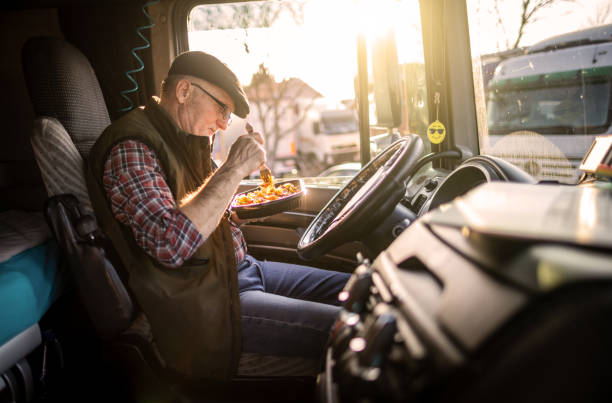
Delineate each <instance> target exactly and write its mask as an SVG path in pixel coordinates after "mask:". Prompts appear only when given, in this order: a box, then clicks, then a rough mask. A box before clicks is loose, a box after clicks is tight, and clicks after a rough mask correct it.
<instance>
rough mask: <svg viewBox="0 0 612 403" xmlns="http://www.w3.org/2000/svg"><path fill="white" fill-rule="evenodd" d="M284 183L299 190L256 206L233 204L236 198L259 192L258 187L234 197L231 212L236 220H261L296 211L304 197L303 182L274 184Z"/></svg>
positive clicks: (283, 182)
mask: <svg viewBox="0 0 612 403" xmlns="http://www.w3.org/2000/svg"><path fill="white" fill-rule="evenodd" d="M285 183H291V184H293V185H294V186H295V187H297V188H298V189H299V190H298V191H297V192H296V193H293V194H291V195H289V196H286V197H283V198H282V199H278V200H271V201H268V202H265V203H257V204H245V205H241V206H236V205H234V202H235V200H236V198H237V197H238V196H241V195H244V194H247V193H249V192H254V191H256V190H259V189H260V188H261V186H258V187H256V188H253V189H249V190H246V191H244V192H240V193H238V194H236V196H234V199H233V200H232V210H233V211H235V212H236V214H237V215H238V218H240V219H243V220H244V219H249V218H261V217H267V216H270V215H273V214H278V213H282V212H283V211H289V210H293V209H296V208H298V207H299V206H300V204H301V202H302V199H303V198H304V195H305V193H306V192H305V190H306V188H305V187H304V181H302V180H301V179H292V180H286V181H281V182H275V184H274V185H275V186H279V185H283V184H285Z"/></svg>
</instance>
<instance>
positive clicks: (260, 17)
mask: <svg viewBox="0 0 612 403" xmlns="http://www.w3.org/2000/svg"><path fill="white" fill-rule="evenodd" d="M304 3H305V0H294V1H290V2H280V1H264V2H252V3H244V4H239V5H235V4H231V5H228V4H220V5H216V6H212V5H205V6H201V7H195V8H194V9H193V11H192V12H191V14H190V15H189V21H188V25H189V31H203V30H212V29H236V28H241V29H244V34H245V36H244V41H243V45H244V50H245V51H246V52H247V53H249V44H248V36H249V32H248V30H249V28H261V27H270V26H272V24H273V23H274V22H275V21H276V20H278V18H279V17H280V16H281V14H283V13H284V12H286V13H289V15H290V16H291V17H292V18H293V20H294V21H295V23H296V24H301V23H303V21H304Z"/></svg>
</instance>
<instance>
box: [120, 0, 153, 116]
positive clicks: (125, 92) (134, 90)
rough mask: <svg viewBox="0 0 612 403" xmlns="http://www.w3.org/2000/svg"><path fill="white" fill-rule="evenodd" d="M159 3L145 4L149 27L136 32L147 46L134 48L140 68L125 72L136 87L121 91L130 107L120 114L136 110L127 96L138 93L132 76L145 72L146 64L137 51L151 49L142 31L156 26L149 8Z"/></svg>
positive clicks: (143, 7) (144, 11) (146, 26)
mask: <svg viewBox="0 0 612 403" xmlns="http://www.w3.org/2000/svg"><path fill="white" fill-rule="evenodd" d="M157 3H159V0H151V1H149V2H147V3H145V4H144V5H143V6H142V12H143V13H144V15H145V16H146V17H147V19H148V20H149V24H148V25H143V26H142V27H139V28H138V29H137V30H136V33H137V34H138V36H140V37H141V38H142V40H143V41H145V45H143V46H137V47H135V48H132V50H131V52H132V55H133V56H134V57H135V58H136V60H137V61H138V64H139V65H140V66H139V67H138V68H135V69H133V70H128V71H126V72H125V76H126V77H127V78H128V79H129V80H130V81H131V82H132V84H134V86H133V87H132V88H130V89H127V90H125V91H121V96H122V97H123V98H125V99H126V100H127V101H128V102H129V106H126V107H125V108H123V109H120V110H119V112H127V111H129V110H131V109H132V108H134V103H133V102H132V100H131V99H130V97H128V96H127V94H131V93H133V92H136V91H138V83H137V82H136V80H134V78H133V77H132V74H134V73H138V72H140V71H142V70H144V63H143V62H142V59H141V58H140V57H138V55H137V54H136V51H138V50H144V49H147V48H149V47H151V42H149V41H148V40H147V38H146V37H145V36H144V35H143V34H142V31H144V30H145V29H151V28H153V27H154V26H155V21H153V18H151V16H150V15H149V13H148V12H147V7H149V6H152V5H154V4H157Z"/></svg>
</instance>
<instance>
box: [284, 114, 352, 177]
mask: <svg viewBox="0 0 612 403" xmlns="http://www.w3.org/2000/svg"><path fill="white" fill-rule="evenodd" d="M312 115H313V116H314V117H313V118H311V119H310V120H309V121H308V122H307V124H306V128H305V129H303V130H301V131H299V132H298V133H297V139H296V146H297V149H298V150H299V154H300V156H301V157H302V158H307V159H310V160H312V159H316V160H318V161H320V162H322V163H323V164H325V165H326V166H329V165H332V164H337V163H341V162H350V161H358V160H359V121H358V120H357V114H356V112H355V111H354V110H351V109H326V110H322V111H320V112H315V113H313V114H312ZM308 124H310V128H309V127H308Z"/></svg>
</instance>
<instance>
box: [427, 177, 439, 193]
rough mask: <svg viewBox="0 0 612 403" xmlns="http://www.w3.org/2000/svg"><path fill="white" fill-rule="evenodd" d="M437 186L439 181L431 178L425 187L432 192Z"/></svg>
mask: <svg viewBox="0 0 612 403" xmlns="http://www.w3.org/2000/svg"><path fill="white" fill-rule="evenodd" d="M436 187H438V181H437V180H435V179H429V180H428V181H427V182H425V189H426V190H427V191H428V192H431V191H432V190H434V189H435V188H436Z"/></svg>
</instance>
